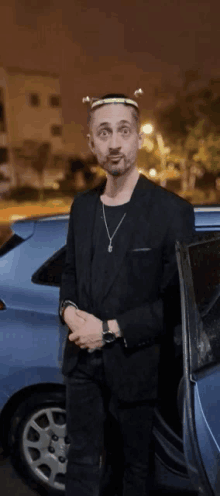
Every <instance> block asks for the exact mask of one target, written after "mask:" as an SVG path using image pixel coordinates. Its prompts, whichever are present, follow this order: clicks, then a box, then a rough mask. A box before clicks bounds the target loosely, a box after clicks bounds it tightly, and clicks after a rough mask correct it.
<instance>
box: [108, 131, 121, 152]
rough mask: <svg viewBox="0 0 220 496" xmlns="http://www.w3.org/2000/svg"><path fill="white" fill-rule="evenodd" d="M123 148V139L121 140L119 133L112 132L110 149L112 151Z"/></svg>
mask: <svg viewBox="0 0 220 496" xmlns="http://www.w3.org/2000/svg"><path fill="white" fill-rule="evenodd" d="M120 149H121V140H120V136H119V135H118V133H112V136H111V139H110V142H109V150H110V151H113V150H114V151H116V150H117V151H120Z"/></svg>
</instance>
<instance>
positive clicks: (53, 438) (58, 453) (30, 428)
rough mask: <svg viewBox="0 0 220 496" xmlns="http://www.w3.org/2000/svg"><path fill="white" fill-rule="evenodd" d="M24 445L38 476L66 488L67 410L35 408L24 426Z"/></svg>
mask: <svg viewBox="0 0 220 496" xmlns="http://www.w3.org/2000/svg"><path fill="white" fill-rule="evenodd" d="M22 446H23V453H24V457H25V460H26V462H27V464H28V466H29V468H30V470H31V471H32V472H33V474H34V476H35V478H36V477H37V478H38V479H39V480H40V481H41V482H43V483H44V484H45V483H46V484H47V485H48V486H50V487H52V488H54V489H57V490H63V491H64V490H65V473H66V467H67V454H68V450H69V441H68V439H67V436H66V411H65V410H64V409H62V408H59V407H48V408H42V409H41V410H38V412H35V413H34V414H33V415H32V416H31V417H30V419H29V420H28V422H27V424H26V426H25V429H24V432H23V436H22Z"/></svg>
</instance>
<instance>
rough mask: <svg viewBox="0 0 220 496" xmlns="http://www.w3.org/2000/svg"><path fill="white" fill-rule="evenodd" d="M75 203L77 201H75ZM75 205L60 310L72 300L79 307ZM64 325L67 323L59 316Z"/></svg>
mask: <svg viewBox="0 0 220 496" xmlns="http://www.w3.org/2000/svg"><path fill="white" fill-rule="evenodd" d="M74 203H75V200H74ZM74 203H72V205H71V209H70V218H69V225H68V233H67V242H66V259H65V263H64V267H63V271H62V277H61V286H60V293H59V308H60V304H61V302H62V301H64V300H71V301H72V302H73V303H75V304H76V305H77V290H76V270H75V240H74V218H73V209H74ZM59 318H60V321H61V323H62V324H64V323H65V322H64V321H63V319H62V318H61V316H60V314H59Z"/></svg>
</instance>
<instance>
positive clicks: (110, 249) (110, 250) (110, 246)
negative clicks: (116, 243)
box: [108, 243, 112, 253]
mask: <svg viewBox="0 0 220 496" xmlns="http://www.w3.org/2000/svg"><path fill="white" fill-rule="evenodd" d="M108 252H109V253H111V252H112V245H111V243H110V244H109V245H108Z"/></svg>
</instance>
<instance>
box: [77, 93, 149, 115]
mask: <svg viewBox="0 0 220 496" xmlns="http://www.w3.org/2000/svg"><path fill="white" fill-rule="evenodd" d="M143 93H144V92H143V90H142V89H141V88H139V89H138V90H136V91H135V92H134V97H135V98H139V97H140V96H142V95H143ZM82 102H83V103H87V104H88V105H90V109H91V110H93V109H94V108H97V107H100V106H101V105H106V104H109V103H123V104H124V105H132V106H133V107H136V108H137V109H138V108H139V107H138V103H137V102H136V101H135V100H134V99H133V98H128V97H124V96H115V97H114V96H112V97H111V96H109V97H104V98H90V97H89V96H86V97H84V98H83V99H82Z"/></svg>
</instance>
